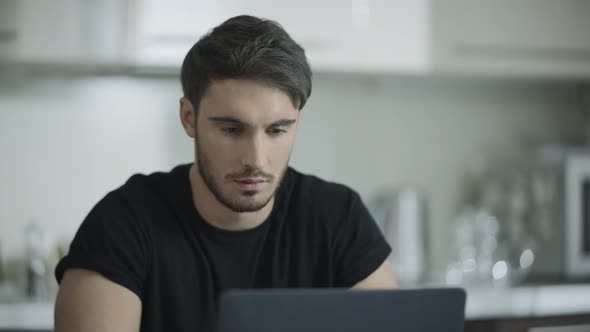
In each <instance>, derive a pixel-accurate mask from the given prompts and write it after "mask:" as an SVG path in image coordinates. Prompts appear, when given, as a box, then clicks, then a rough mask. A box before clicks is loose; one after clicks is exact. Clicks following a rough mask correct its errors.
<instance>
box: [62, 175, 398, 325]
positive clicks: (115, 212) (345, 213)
mask: <svg viewBox="0 0 590 332" xmlns="http://www.w3.org/2000/svg"><path fill="white" fill-rule="evenodd" d="M189 168H190V165H181V166H178V167H176V168H174V169H173V170H172V171H171V172H169V173H154V174H151V175H148V176H146V175H134V176H133V177H131V178H130V179H129V180H128V181H127V183H126V184H125V185H123V186H122V187H120V188H119V189H116V190H114V191H112V192H110V193H109V194H107V195H106V196H105V197H104V198H103V199H102V200H101V201H100V202H99V203H98V204H97V205H96V206H95V207H94V208H93V209H92V211H91V212H90V213H89V215H88V216H87V217H86V219H85V220H84V222H83V223H82V225H81V226H80V228H79V230H78V232H77V233H76V236H75V238H74V240H73V242H72V244H71V246H70V251H69V253H68V255H67V256H65V257H64V258H63V259H62V260H61V261H60V263H59V264H58V266H57V268H56V271H55V274H56V278H57V281H58V282H60V281H61V279H62V276H63V274H64V271H65V270H66V269H68V268H74V267H76V268H84V269H89V270H93V271H96V272H98V273H100V274H102V275H104V276H105V277H106V278H108V279H110V280H112V281H113V282H115V283H118V284H120V285H122V286H124V287H126V288H128V289H130V290H131V291H133V292H134V293H136V294H137V295H138V296H139V298H140V299H141V301H142V317H141V331H178V332H181V331H213V330H214V327H215V326H216V312H217V299H218V297H219V295H220V293H221V292H222V291H223V290H225V289H229V288H293V287H304V288H310V287H351V286H353V285H355V284H356V283H357V282H359V281H361V280H363V279H364V278H366V277H367V276H369V275H370V274H371V273H372V272H373V271H375V270H376V269H377V268H378V267H379V265H381V263H383V261H384V260H385V259H386V258H387V256H388V255H389V253H390V251H391V249H390V247H389V246H388V244H387V243H386V241H385V240H384V238H383V236H382V234H381V232H380V231H379V229H378V228H377V226H376V224H375V222H374V221H373V219H372V218H371V216H370V215H369V212H368V211H367V209H366V207H365V205H364V204H363V203H362V201H361V199H360V197H359V195H358V194H357V193H356V192H354V191H353V190H351V189H349V188H347V187H345V186H343V185H339V184H335V183H331V182H326V181H323V180H321V179H319V178H317V177H314V176H310V175H304V174H301V173H299V172H297V171H295V170H294V169H292V168H288V170H287V172H286V174H285V177H284V179H283V181H282V183H281V185H280V188H279V190H278V191H277V194H276V197H275V200H274V206H273V210H272V212H271V214H270V216H269V217H268V218H267V219H266V220H265V221H264V222H263V223H262V224H260V225H259V226H257V227H255V228H253V229H249V230H245V231H226V230H222V229H219V228H216V227H214V226H212V225H210V224H208V223H207V222H206V221H204V220H203V218H202V217H201V216H200V215H199V213H198V212H197V209H196V208H195V206H194V204H193V201H192V192H191V187H190V182H189Z"/></svg>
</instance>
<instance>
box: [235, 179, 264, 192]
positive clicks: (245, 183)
mask: <svg viewBox="0 0 590 332" xmlns="http://www.w3.org/2000/svg"><path fill="white" fill-rule="evenodd" d="M234 183H236V185H237V186H238V188H240V189H241V190H246V191H255V190H260V189H261V188H262V187H263V186H264V185H266V183H267V181H266V180H264V179H259V178H246V179H238V180H234Z"/></svg>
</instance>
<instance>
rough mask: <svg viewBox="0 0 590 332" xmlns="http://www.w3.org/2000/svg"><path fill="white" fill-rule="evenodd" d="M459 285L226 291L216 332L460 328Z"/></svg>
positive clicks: (446, 331)
mask: <svg viewBox="0 0 590 332" xmlns="http://www.w3.org/2000/svg"><path fill="white" fill-rule="evenodd" d="M465 298H466V294H465V291H464V290H463V289H460V288H426V289H405V290H348V289H322V288H317V289H266V290H256V289H252V290H231V291H227V292H225V293H223V294H222V296H221V298H220V302H219V330H218V332H316V331H317V332H320V331H321V332H385V331H387V332H393V331H402V332H430V331H432V332H462V331H463V325H464V320H465Z"/></svg>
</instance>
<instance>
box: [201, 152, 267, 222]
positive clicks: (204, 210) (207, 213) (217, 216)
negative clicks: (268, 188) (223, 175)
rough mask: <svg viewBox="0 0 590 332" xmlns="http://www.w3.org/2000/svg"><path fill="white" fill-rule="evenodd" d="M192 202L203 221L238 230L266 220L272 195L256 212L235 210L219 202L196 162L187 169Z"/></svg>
mask: <svg viewBox="0 0 590 332" xmlns="http://www.w3.org/2000/svg"><path fill="white" fill-rule="evenodd" d="M189 179H190V183H191V190H192V194H193V203H194V205H195V208H196V209H197V211H199V214H200V215H201V217H203V219H205V222H207V223H208V224H210V225H212V226H215V227H217V228H221V229H225V230H229V231H239V230H246V229H251V228H254V227H256V226H258V225H260V224H261V223H263V222H264V220H266V218H268V216H269V215H270V213H271V212H272V207H273V205H274V197H273V198H272V199H271V200H270V201H269V202H268V204H266V206H265V207H263V208H262V209H260V210H259V211H256V212H235V211H232V210H230V209H229V208H227V207H226V206H225V205H223V204H221V203H220V202H219V201H218V200H217V198H215V196H214V195H213V193H212V192H211V191H210V190H209V187H208V186H207V184H205V181H204V180H203V178H202V177H201V174H200V173H199V170H198V169H197V166H196V163H195V164H193V165H192V166H191V168H190V171H189Z"/></svg>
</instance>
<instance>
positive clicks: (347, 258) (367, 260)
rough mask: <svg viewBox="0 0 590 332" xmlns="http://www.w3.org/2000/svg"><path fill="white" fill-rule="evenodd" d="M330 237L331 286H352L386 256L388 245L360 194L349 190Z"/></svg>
mask: <svg viewBox="0 0 590 332" xmlns="http://www.w3.org/2000/svg"><path fill="white" fill-rule="evenodd" d="M346 209H347V213H346V215H345V216H344V217H343V219H342V220H341V221H340V222H339V224H338V229H336V231H335V237H334V240H333V241H334V247H333V250H334V263H335V286H336V287H352V286H354V285H355V284H357V283H358V282H360V281H362V280H363V279H365V278H367V277H368V276H369V275H371V273H373V272H374V271H375V270H377V268H378V267H379V266H381V264H382V263H383V262H384V261H385V260H386V259H387V257H388V256H389V254H390V253H391V248H390V246H389V244H388V243H387V241H386V240H385V238H384V237H383V234H382V233H381V230H380V229H379V228H378V226H377V224H376V223H375V220H374V219H373V217H371V215H370V213H369V211H368V209H367V207H366V206H365V204H364V203H363V202H362V200H361V198H360V196H359V195H358V194H357V193H356V192H354V191H351V192H350V194H349V198H348V200H347V202H346Z"/></svg>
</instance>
